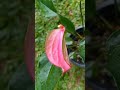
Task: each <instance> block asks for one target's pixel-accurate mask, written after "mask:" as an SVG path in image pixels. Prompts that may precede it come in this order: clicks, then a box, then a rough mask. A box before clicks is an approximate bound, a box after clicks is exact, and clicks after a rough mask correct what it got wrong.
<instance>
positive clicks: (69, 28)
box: [59, 14, 76, 35]
mask: <svg viewBox="0 0 120 90" xmlns="http://www.w3.org/2000/svg"><path fill="white" fill-rule="evenodd" d="M59 18H60V22H61V24H63V25H64V26H65V28H66V31H67V32H69V33H71V34H73V35H76V31H75V26H74V25H73V23H72V22H71V21H70V20H69V19H67V18H66V17H63V16H61V15H60V14H59Z"/></svg>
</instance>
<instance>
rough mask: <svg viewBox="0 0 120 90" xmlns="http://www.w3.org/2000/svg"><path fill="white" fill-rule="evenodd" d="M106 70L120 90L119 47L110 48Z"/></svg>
mask: <svg viewBox="0 0 120 90" xmlns="http://www.w3.org/2000/svg"><path fill="white" fill-rule="evenodd" d="M108 59H109V61H108V64H107V68H108V70H109V71H110V72H111V74H112V75H113V77H114V79H115V81H116V83H117V86H118V88H119V90H120V70H119V68H120V45H119V46H116V47H114V48H112V50H111V51H110V52H109V55H108Z"/></svg>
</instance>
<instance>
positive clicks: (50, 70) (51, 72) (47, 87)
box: [36, 54, 62, 90]
mask: <svg viewBox="0 0 120 90" xmlns="http://www.w3.org/2000/svg"><path fill="white" fill-rule="evenodd" d="M39 68H40V69H39V72H38V73H37V75H36V80H37V81H36V89H37V90H54V88H55V86H56V84H57V82H58V80H59V79H60V77H61V75H62V73H61V70H60V68H57V67H55V66H54V65H52V64H51V63H50V62H49V61H48V59H47V57H46V56H45V54H43V55H42V56H41V58H40V67H39Z"/></svg>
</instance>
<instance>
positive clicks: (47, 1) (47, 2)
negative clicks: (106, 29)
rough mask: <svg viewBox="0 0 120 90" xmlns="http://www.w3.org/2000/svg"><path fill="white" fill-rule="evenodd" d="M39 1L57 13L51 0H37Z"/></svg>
mask: <svg viewBox="0 0 120 90" xmlns="http://www.w3.org/2000/svg"><path fill="white" fill-rule="evenodd" d="M38 1H39V2H41V3H42V4H44V5H45V6H47V7H48V8H49V9H51V10H52V11H53V12H56V13H57V10H56V9H55V7H54V5H53V2H52V0H38Z"/></svg>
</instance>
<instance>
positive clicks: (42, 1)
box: [38, 0, 76, 35]
mask: <svg viewBox="0 0 120 90" xmlns="http://www.w3.org/2000/svg"><path fill="white" fill-rule="evenodd" d="M38 2H39V5H40V7H41V10H42V11H43V12H44V14H45V16H46V17H51V16H56V15H58V17H59V19H60V22H61V24H63V25H64V26H65V28H66V31H67V32H69V33H71V34H74V35H75V34H76V32H75V26H74V24H73V23H72V22H71V21H70V20H69V19H67V18H66V17H64V16H62V15H60V14H59V13H58V12H57V10H56V9H55V7H54V5H53V2H52V1H51V0H38Z"/></svg>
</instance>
